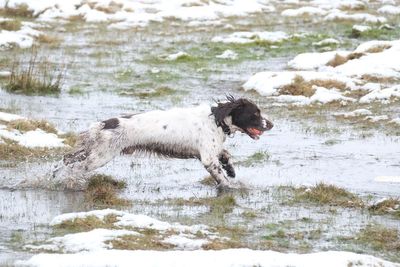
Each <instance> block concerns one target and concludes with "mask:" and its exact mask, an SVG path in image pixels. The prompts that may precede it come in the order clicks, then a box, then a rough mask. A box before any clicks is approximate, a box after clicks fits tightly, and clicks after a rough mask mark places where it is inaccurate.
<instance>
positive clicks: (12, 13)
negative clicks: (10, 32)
mask: <svg viewBox="0 0 400 267" xmlns="http://www.w3.org/2000/svg"><path fill="white" fill-rule="evenodd" d="M0 15H2V16H6V17H21V18H33V10H30V9H29V6H28V5H27V4H19V5H15V6H14V7H9V6H8V1H6V5H5V7H4V8H2V9H0Z"/></svg>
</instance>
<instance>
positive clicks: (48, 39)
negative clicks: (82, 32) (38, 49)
mask: <svg viewBox="0 0 400 267" xmlns="http://www.w3.org/2000/svg"><path fill="white" fill-rule="evenodd" d="M37 40H38V41H39V43H42V44H48V45H51V46H53V47H55V46H59V45H60V44H61V42H62V39H61V38H60V37H57V36H54V35H47V34H41V35H39V36H38V37H37Z"/></svg>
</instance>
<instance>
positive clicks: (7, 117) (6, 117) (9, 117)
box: [0, 111, 25, 122]
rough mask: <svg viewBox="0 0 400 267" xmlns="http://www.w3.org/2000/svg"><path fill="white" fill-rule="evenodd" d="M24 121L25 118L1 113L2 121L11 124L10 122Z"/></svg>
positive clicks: (0, 118)
mask: <svg viewBox="0 0 400 267" xmlns="http://www.w3.org/2000/svg"><path fill="white" fill-rule="evenodd" d="M23 119H25V118H24V117H22V116H19V115H15V114H11V113H6V112H1V111H0V121H5V122H10V121H15V120H23Z"/></svg>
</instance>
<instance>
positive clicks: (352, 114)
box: [334, 108, 372, 118]
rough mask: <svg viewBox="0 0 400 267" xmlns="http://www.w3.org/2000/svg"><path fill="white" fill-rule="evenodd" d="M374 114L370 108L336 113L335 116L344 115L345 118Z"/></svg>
mask: <svg viewBox="0 0 400 267" xmlns="http://www.w3.org/2000/svg"><path fill="white" fill-rule="evenodd" d="M368 115H372V112H371V111H369V110H368V109H363V108H362V109H356V110H353V111H351V112H343V113H335V114H334V116H343V117H345V118H354V117H360V116H368Z"/></svg>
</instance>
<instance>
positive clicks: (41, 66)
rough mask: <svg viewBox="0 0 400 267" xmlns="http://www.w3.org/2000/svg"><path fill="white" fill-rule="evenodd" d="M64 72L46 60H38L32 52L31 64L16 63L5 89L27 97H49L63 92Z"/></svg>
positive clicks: (33, 51) (34, 52)
mask: <svg viewBox="0 0 400 267" xmlns="http://www.w3.org/2000/svg"><path fill="white" fill-rule="evenodd" d="M63 78H64V72H63V71H62V70H59V69H57V68H56V67H54V66H52V64H51V63H50V62H49V61H47V60H46V59H45V58H41V59H39V58H38V54H37V51H36V50H34V49H33V50H32V54H31V57H30V59H29V62H28V63H27V65H26V64H23V63H22V62H21V61H15V62H14V64H13V65H12V68H11V75H10V77H9V79H8V82H7V84H6V85H5V89H6V90H7V91H9V92H12V93H22V94H26V95H32V94H35V95H47V94H58V93H60V92H61V86H62V81H63Z"/></svg>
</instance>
